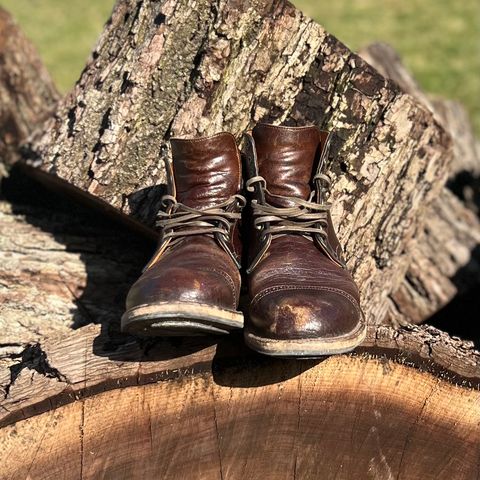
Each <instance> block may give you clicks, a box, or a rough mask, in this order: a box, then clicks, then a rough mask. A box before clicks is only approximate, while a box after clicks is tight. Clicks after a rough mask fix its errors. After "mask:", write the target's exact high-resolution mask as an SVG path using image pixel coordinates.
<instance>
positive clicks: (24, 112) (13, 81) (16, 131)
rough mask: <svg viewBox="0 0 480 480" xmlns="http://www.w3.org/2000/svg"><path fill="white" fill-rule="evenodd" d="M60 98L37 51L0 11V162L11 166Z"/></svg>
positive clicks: (0, 9)
mask: <svg viewBox="0 0 480 480" xmlns="http://www.w3.org/2000/svg"><path fill="white" fill-rule="evenodd" d="M58 98H59V95H58V93H57V90H56V88H55V86H54V84H53V81H52V79H51V78H50V75H49V74H48V72H47V71H46V69H45V67H44V66H43V64H42V62H41V60H40V58H39V56H38V54H37V51H36V50H35V48H34V47H33V45H32V44H31V43H30V42H29V40H27V38H25V36H24V35H23V33H22V31H21V30H20V29H19V28H18V26H17V24H16V23H15V22H14V21H13V19H12V18H11V16H10V15H9V14H8V13H7V12H6V11H5V10H3V9H2V8H0V132H1V134H0V159H1V160H2V161H3V162H4V163H8V164H11V163H13V162H15V161H16V160H17V159H18V158H19V155H18V144H19V142H21V141H24V140H25V139H26V138H27V136H28V135H30V133H32V131H33V126H36V125H38V124H39V123H40V122H41V121H44V120H45V119H46V118H47V117H48V116H50V115H51V114H52V113H53V110H54V107H55V104H56V101H57V100H58Z"/></svg>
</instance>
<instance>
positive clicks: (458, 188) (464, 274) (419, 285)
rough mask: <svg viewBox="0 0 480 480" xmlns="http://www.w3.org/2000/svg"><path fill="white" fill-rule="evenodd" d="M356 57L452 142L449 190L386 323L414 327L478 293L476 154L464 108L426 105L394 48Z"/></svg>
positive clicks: (432, 210) (479, 161)
mask: <svg viewBox="0 0 480 480" xmlns="http://www.w3.org/2000/svg"><path fill="white" fill-rule="evenodd" d="M360 55H361V56H362V57H363V58H364V59H365V60H367V61H368V62H369V63H370V64H371V65H373V66H374V67H375V68H376V69H377V70H378V71H379V72H381V73H382V74H383V75H385V76H387V77H388V78H390V79H391V80H393V81H395V82H396V83H397V84H398V85H399V86H400V87H401V88H402V89H403V90H404V91H405V92H406V93H409V94H411V95H413V96H414V97H416V98H417V99H418V100H419V101H420V102H422V103H424V104H425V106H427V107H428V108H429V109H431V110H432V112H433V114H434V115H435V118H436V119H437V120H438V121H439V122H440V123H441V124H442V125H443V126H444V128H445V129H446V130H447V131H448V132H449V134H450V135H451V137H452V143H453V153H454V155H453V161H452V164H451V173H450V179H449V182H448V183H449V186H450V188H451V189H449V188H447V187H444V188H443V189H442V191H441V192H440V194H439V195H438V197H437V198H436V199H435V200H434V201H433V203H432V205H431V206H430V207H429V209H428V213H427V215H426V218H427V220H426V222H425V225H424V226H423V228H422V229H421V230H420V231H419V240H418V242H417V244H416V245H414V246H413V248H412V262H411V264H410V266H409V268H408V271H407V274H406V275H405V279H404V281H403V282H402V284H401V285H400V286H399V288H398V289H397V290H396V291H395V292H394V293H393V294H392V295H391V297H390V300H391V305H390V308H389V319H390V321H389V322H388V323H392V324H393V325H405V324H408V323H417V324H418V323H421V322H424V321H425V320H427V319H428V318H429V317H431V316H432V315H433V314H435V313H436V312H438V311H439V310H440V309H441V308H442V307H444V306H445V305H447V304H448V303H449V302H450V301H451V300H452V299H453V298H455V297H457V296H464V295H466V294H468V293H469V292H471V291H475V290H478V289H479V288H480V255H479V252H478V245H480V221H479V219H478V217H477V214H478V203H477V202H476V200H477V201H478V198H479V197H478V195H479V194H478V193H477V194H475V192H480V189H479V185H480V183H479V182H478V178H479V175H480V150H479V149H478V147H477V145H478V144H477V141H476V139H475V136H474V133H473V129H472V126H471V124H470V121H469V119H468V115H467V114H466V112H465V109H464V108H463V107H462V106H461V105H459V104H458V103H456V102H452V101H448V100H439V99H436V100H434V101H432V100H430V99H429V98H428V96H427V95H425V94H424V93H423V92H422V90H421V89H420V87H419V86H418V84H417V83H416V82H415V80H414V79H413V77H412V75H411V74H410V72H409V71H408V70H407V69H406V68H405V66H404V65H403V64H402V62H401V59H400V57H399V56H398V54H397V53H396V52H395V50H394V49H393V48H392V47H390V46H389V45H386V44H379V43H377V44H373V45H370V46H368V47H367V48H365V49H363V50H362V51H361V52H360ZM452 190H453V191H454V192H455V193H456V194H457V196H455V195H454V194H453V193H452ZM458 196H459V197H461V198H460V199H459V198H457V197H458ZM461 200H463V201H461ZM463 321H464V322H466V321H470V317H469V318H464V319H463Z"/></svg>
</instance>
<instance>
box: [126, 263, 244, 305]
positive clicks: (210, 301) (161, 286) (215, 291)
mask: <svg viewBox="0 0 480 480" xmlns="http://www.w3.org/2000/svg"><path fill="white" fill-rule="evenodd" d="M236 297H237V292H236V289H235V285H234V282H233V280H232V279H231V278H230V277H229V276H228V275H227V274H226V273H225V272H221V271H220V272H218V271H216V270H213V269H212V270H206V271H196V272H192V271H188V270H185V269H182V268H175V269H169V271H161V272H158V274H155V273H153V274H148V272H146V274H144V275H143V276H142V277H140V279H139V280H137V282H136V283H135V284H134V285H133V286H132V288H131V289H130V291H129V293H128V296H127V301H126V306H127V310H128V309H131V308H134V307H137V306H139V305H146V304H152V303H162V302H182V303H195V304H205V305H215V306H218V307H223V308H227V309H235V306H236V301H237V299H236Z"/></svg>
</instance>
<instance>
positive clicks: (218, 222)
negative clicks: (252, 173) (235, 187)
mask: <svg viewBox="0 0 480 480" xmlns="http://www.w3.org/2000/svg"><path fill="white" fill-rule="evenodd" d="M245 204H246V200H245V198H244V197H243V196H242V195H232V196H231V197H230V198H228V199H227V200H225V201H224V202H221V203H219V204H217V205H215V206H214V207H209V208H204V209H197V208H192V207H189V206H187V205H184V204H183V203H180V202H177V200H176V199H175V197H173V196H172V195H164V196H163V197H162V207H163V208H164V211H163V210H160V211H159V212H158V214H157V219H158V220H157V226H159V227H161V228H162V229H163V230H162V232H163V234H162V240H163V242H166V241H167V240H171V243H170V244H171V245H173V244H174V243H176V242H177V241H179V240H180V239H182V238H183V237H186V236H190V235H204V234H217V235H222V236H224V237H225V238H228V237H229V235H230V229H231V225H232V223H233V222H235V221H236V220H239V219H240V218H241V210H242V208H243V207H244V206H245Z"/></svg>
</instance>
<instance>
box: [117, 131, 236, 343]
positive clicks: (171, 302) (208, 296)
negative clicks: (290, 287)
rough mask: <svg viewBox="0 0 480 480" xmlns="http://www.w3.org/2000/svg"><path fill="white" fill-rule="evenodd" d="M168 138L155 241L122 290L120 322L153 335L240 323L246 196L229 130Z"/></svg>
mask: <svg viewBox="0 0 480 480" xmlns="http://www.w3.org/2000/svg"><path fill="white" fill-rule="evenodd" d="M171 145H172V157H173V165H172V166H170V165H169V164H168V165H167V171H168V173H169V177H170V178H169V182H168V184H169V185H168V186H169V195H166V196H165V197H164V198H163V200H162V203H163V205H164V207H165V211H164V212H163V211H162V212H160V213H159V222H158V224H159V226H160V227H162V235H161V241H160V245H159V248H158V250H157V251H156V253H155V255H154V256H153V258H152V260H151V261H150V262H149V264H148V265H147V266H146V268H145V270H144V273H143V275H142V276H141V277H140V278H139V279H138V280H137V282H136V283H135V284H134V285H133V286H132V288H131V289H130V292H129V293H128V297H127V311H126V312H125V314H124V315H123V317H122V330H123V331H124V332H128V333H134V334H140V335H144V336H156V335H197V334H206V333H219V334H220V333H227V332H228V331H229V330H232V329H235V328H242V327H243V315H242V313H241V312H238V311H237V306H238V299H239V294H240V273H239V268H240V257H241V243H240V235H239V225H238V223H239V220H240V216H241V210H242V208H243V206H244V205H245V199H244V197H242V196H241V195H239V191H240V188H241V182H242V174H241V162H240V154H239V151H238V148H237V145H236V142H235V138H234V137H233V135H231V134H229V133H220V134H218V135H215V136H213V137H206V138H197V139H191V140H183V139H172V141H171ZM172 167H173V168H172Z"/></svg>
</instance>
